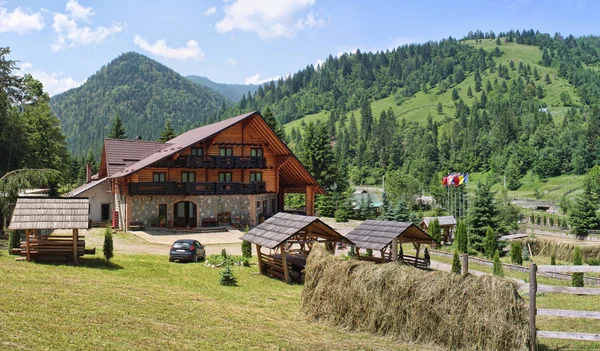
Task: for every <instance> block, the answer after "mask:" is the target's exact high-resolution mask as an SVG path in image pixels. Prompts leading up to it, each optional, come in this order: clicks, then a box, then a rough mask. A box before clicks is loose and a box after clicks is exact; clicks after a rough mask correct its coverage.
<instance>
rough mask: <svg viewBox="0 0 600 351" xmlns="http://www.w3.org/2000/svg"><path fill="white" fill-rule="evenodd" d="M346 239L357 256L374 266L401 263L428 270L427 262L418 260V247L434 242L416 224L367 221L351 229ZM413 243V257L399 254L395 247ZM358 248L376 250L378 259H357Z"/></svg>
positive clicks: (363, 257) (358, 254)
mask: <svg viewBox="0 0 600 351" xmlns="http://www.w3.org/2000/svg"><path fill="white" fill-rule="evenodd" d="M346 239H349V240H351V241H352V242H354V244H355V245H356V257H358V259H360V260H367V261H373V262H377V263H386V262H402V263H405V264H408V265H411V266H414V267H417V268H427V262H425V260H424V259H421V258H419V252H420V250H421V244H429V245H432V244H435V243H436V241H435V240H434V239H433V238H431V237H430V236H429V235H428V234H427V233H425V232H424V231H423V230H421V229H420V228H419V227H417V226H416V225H414V224H412V223H409V222H396V221H376V220H367V221H364V222H362V223H361V224H360V225H359V226H358V227H356V228H354V229H353V230H351V231H350V232H349V233H348V234H347V235H346ZM405 243H412V244H413V246H414V247H415V250H416V255H415V256H409V255H404V254H399V252H398V245H402V244H405ZM360 249H371V250H373V251H379V252H380V253H381V257H365V256H360Z"/></svg>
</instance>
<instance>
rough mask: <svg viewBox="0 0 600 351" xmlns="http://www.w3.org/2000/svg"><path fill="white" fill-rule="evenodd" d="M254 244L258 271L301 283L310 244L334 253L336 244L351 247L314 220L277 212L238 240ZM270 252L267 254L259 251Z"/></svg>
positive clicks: (317, 219)
mask: <svg viewBox="0 0 600 351" xmlns="http://www.w3.org/2000/svg"><path fill="white" fill-rule="evenodd" d="M241 239H242V240H244V241H248V242H250V243H253V244H255V245H256V253H257V256H258V266H259V269H260V272H261V273H263V274H269V275H272V276H275V277H277V278H280V279H282V280H285V281H288V282H289V281H290V278H291V279H292V280H295V281H298V282H301V281H302V271H303V270H304V265H305V264H306V257H308V254H309V253H310V250H311V249H312V246H313V244H315V243H322V244H324V245H325V247H326V248H327V250H328V251H330V252H332V253H333V252H335V246H336V244H338V243H346V244H350V245H353V243H352V241H350V240H348V239H347V238H344V236H342V235H341V234H340V233H338V232H337V231H336V230H335V229H333V228H331V227H330V226H328V225H327V224H325V223H324V222H323V221H321V220H320V219H319V218H317V217H312V216H302V215H295V214H290V213H283V212H279V213H277V214H275V215H274V216H273V217H271V218H269V219H267V220H266V221H264V222H263V223H261V224H259V225H258V226H256V227H254V228H253V229H252V230H250V231H249V232H248V233H246V234H244V236H242V237H241ZM263 247H264V248H267V249H270V250H271V251H270V254H265V253H262V252H261V249H262V248H263Z"/></svg>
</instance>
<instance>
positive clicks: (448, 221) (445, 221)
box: [421, 216, 456, 228]
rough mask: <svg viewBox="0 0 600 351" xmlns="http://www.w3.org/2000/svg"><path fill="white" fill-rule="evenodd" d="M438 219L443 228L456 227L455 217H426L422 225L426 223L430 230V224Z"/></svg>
mask: <svg viewBox="0 0 600 351" xmlns="http://www.w3.org/2000/svg"><path fill="white" fill-rule="evenodd" d="M436 218H437V219H438V222H440V225H441V226H444V225H456V218H454V217H453V216H439V217H425V218H423V220H422V221H421V223H425V225H426V226H427V227H428V228H429V223H431V222H433V221H434V220H435V219H436Z"/></svg>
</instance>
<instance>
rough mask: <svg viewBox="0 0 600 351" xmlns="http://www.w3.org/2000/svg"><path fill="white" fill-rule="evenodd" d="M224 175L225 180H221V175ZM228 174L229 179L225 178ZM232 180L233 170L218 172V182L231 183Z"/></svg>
mask: <svg viewBox="0 0 600 351" xmlns="http://www.w3.org/2000/svg"><path fill="white" fill-rule="evenodd" d="M222 175H223V176H224V178H225V180H221V176H222ZM227 175H229V180H227V178H228V177H227ZM231 182H233V172H219V183H231Z"/></svg>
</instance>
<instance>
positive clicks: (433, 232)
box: [427, 217, 442, 243]
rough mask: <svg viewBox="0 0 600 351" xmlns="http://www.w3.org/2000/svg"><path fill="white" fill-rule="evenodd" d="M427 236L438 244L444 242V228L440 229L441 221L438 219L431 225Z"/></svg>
mask: <svg viewBox="0 0 600 351" xmlns="http://www.w3.org/2000/svg"><path fill="white" fill-rule="evenodd" d="M427 234H429V236H430V237H432V238H433V239H434V240H435V241H437V242H438V243H439V242H440V241H441V240H442V228H441V227H440V221H439V220H438V219H437V217H436V218H435V219H434V220H433V221H432V222H431V224H429V228H428V230H427Z"/></svg>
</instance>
